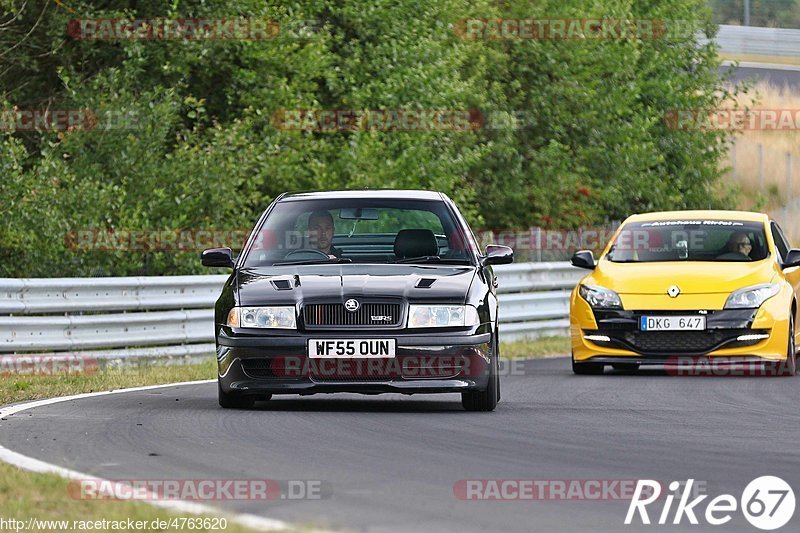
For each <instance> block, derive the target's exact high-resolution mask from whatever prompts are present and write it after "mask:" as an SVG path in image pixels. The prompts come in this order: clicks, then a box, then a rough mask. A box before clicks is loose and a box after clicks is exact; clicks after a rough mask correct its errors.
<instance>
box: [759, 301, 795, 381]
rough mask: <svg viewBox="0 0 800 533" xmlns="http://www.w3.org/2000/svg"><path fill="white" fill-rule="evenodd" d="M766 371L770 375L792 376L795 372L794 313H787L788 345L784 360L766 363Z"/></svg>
mask: <svg viewBox="0 0 800 533" xmlns="http://www.w3.org/2000/svg"><path fill="white" fill-rule="evenodd" d="M766 367H767V372H768V373H769V374H770V375H772V376H794V375H795V374H797V347H796V346H795V344H794V313H793V312H792V313H789V345H788V346H787V348H786V360H785V361H778V362H774V363H772V362H770V363H767V364H766Z"/></svg>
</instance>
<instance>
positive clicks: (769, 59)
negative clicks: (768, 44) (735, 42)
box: [719, 52, 800, 65]
mask: <svg viewBox="0 0 800 533" xmlns="http://www.w3.org/2000/svg"><path fill="white" fill-rule="evenodd" d="M719 58H720V59H722V60H723V61H741V62H743V63H766V64H774V65H800V57H790V56H762V55H754V54H726V53H722V52H721V53H720V54H719Z"/></svg>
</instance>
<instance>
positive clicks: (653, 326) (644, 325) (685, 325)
mask: <svg viewBox="0 0 800 533" xmlns="http://www.w3.org/2000/svg"><path fill="white" fill-rule="evenodd" d="M639 329H640V330H641V331H694V330H703V329H706V317H704V316H697V315H688V316H643V317H640V318H639Z"/></svg>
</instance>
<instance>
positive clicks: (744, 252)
mask: <svg viewBox="0 0 800 533" xmlns="http://www.w3.org/2000/svg"><path fill="white" fill-rule="evenodd" d="M752 249H753V244H752V243H751V242H750V237H748V236H747V234H746V233H744V232H741V231H737V232H736V233H733V234H731V236H730V238H729V239H728V243H727V244H726V245H725V250H727V251H726V252H725V253H724V254H722V255H719V256H717V259H719V260H722V261H752V260H753V259H752V258H751V257H750V251H751V250H752Z"/></svg>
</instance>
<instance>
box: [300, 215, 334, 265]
mask: <svg viewBox="0 0 800 533" xmlns="http://www.w3.org/2000/svg"><path fill="white" fill-rule="evenodd" d="M333 229H334V227H333V215H331V214H330V212H329V211H314V212H313V213H311V216H309V217H308V238H309V243H310V244H311V245H312V246H314V247H316V248H317V249H319V251H320V252H323V253H325V254H328V256H329V257H331V258H341V257H342V251H341V250H340V249H338V248H336V247H335V246H334V245H333V244H332V240H333Z"/></svg>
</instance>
